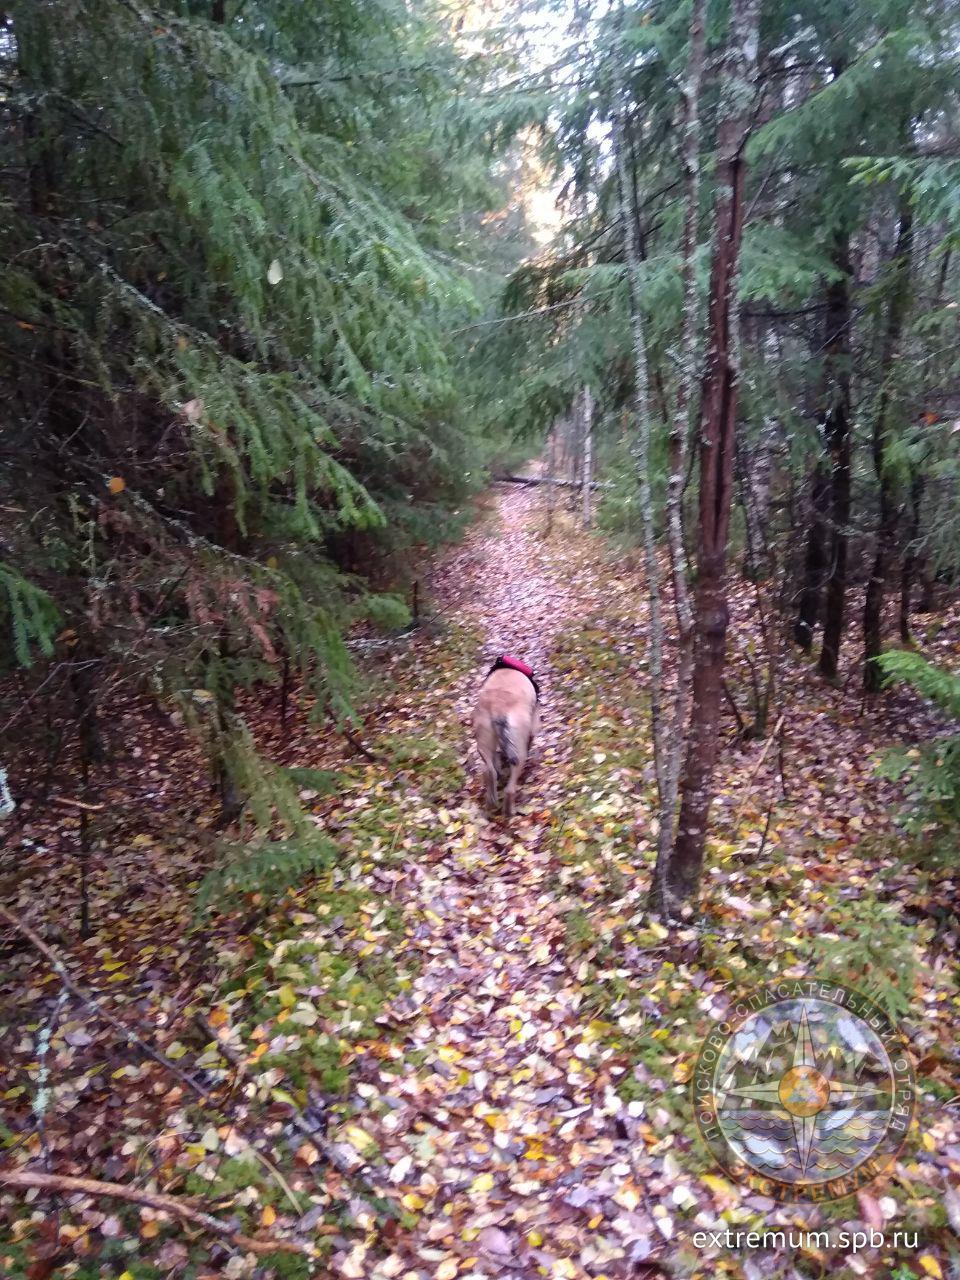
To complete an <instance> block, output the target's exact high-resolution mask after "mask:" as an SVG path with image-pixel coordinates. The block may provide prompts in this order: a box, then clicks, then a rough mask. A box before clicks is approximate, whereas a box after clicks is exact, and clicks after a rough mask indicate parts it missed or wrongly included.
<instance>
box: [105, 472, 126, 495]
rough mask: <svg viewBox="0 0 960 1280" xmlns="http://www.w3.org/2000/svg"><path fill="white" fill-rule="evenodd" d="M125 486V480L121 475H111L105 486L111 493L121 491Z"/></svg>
mask: <svg viewBox="0 0 960 1280" xmlns="http://www.w3.org/2000/svg"><path fill="white" fill-rule="evenodd" d="M126 487H127V482H126V480H124V478H123V476H111V477H110V479H109V480H108V481H107V488H108V489H109V490H110V492H111V493H123V491H124V489H125V488H126Z"/></svg>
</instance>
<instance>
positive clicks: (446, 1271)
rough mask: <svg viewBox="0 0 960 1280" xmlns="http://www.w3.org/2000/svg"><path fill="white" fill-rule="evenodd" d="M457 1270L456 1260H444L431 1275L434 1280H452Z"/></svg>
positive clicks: (458, 1266) (458, 1265)
mask: <svg viewBox="0 0 960 1280" xmlns="http://www.w3.org/2000/svg"><path fill="white" fill-rule="evenodd" d="M459 1270H460V1264H459V1263H458V1262H457V1260H456V1258H444V1260H443V1261H442V1262H441V1263H440V1265H439V1267H437V1269H436V1271H435V1272H434V1273H433V1274H434V1275H435V1276H436V1280H453V1277H454V1276H455V1275H456V1274H457V1272H458V1271H459Z"/></svg>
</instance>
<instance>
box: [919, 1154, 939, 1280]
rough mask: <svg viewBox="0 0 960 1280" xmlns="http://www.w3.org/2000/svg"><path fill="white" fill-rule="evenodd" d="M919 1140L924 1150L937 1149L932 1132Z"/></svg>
mask: <svg viewBox="0 0 960 1280" xmlns="http://www.w3.org/2000/svg"><path fill="white" fill-rule="evenodd" d="M920 1140H921V1142H922V1143H923V1146H924V1150H925V1151H936V1149H937V1141H936V1139H935V1138H934V1136H933V1134H932V1133H924V1134H923V1135H921V1139H920ZM925 1256H927V1255H925ZM930 1274H931V1275H932V1274H933V1272H931V1273H930Z"/></svg>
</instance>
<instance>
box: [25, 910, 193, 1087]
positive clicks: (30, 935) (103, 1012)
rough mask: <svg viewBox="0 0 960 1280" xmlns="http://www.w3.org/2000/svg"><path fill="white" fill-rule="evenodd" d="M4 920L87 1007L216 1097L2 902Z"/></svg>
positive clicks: (187, 1082) (188, 1081) (189, 1083)
mask: <svg viewBox="0 0 960 1280" xmlns="http://www.w3.org/2000/svg"><path fill="white" fill-rule="evenodd" d="M0 920H6V922H7V924H9V925H12V926H13V928H14V929H16V930H17V931H18V933H22V934H23V936H24V937H25V938H26V939H27V941H28V942H30V943H31V945H32V946H34V947H36V949H37V950H38V951H39V952H40V954H41V955H42V956H44V957H45V958H46V959H47V960H48V961H49V962H50V966H51V968H52V969H53V971H54V973H56V975H57V977H58V978H59V979H60V981H61V982H62V983H63V985H64V986H65V987H66V988H67V990H68V991H69V992H70V993H71V995H73V996H75V997H76V999H77V1000H79V1001H80V1003H81V1004H82V1005H84V1006H85V1007H86V1008H87V1009H91V1010H93V1012H94V1013H95V1014H96V1015H97V1017H99V1018H102V1019H103V1021H104V1022H107V1023H109V1024H110V1026H111V1027H113V1028H114V1030H116V1031H119V1032H120V1034H121V1035H122V1036H123V1038H124V1039H125V1040H126V1041H127V1042H128V1044H132V1045H135V1046H136V1047H137V1048H138V1049H140V1050H141V1051H142V1052H143V1053H145V1054H147V1055H148V1057H151V1058H153V1060H154V1061H155V1062H159V1063H160V1065H161V1066H163V1067H166V1068H167V1070H168V1071H170V1072H171V1073H172V1074H173V1075H175V1076H176V1077H177V1079H178V1080H180V1081H181V1082H182V1083H183V1084H185V1085H187V1086H188V1088H190V1089H193V1091H194V1092H195V1093H198V1094H199V1095H200V1096H201V1097H202V1098H204V1099H206V1100H207V1101H210V1100H211V1099H212V1097H213V1095H212V1094H211V1092H210V1090H209V1089H206V1088H204V1086H203V1085H202V1084H200V1082H199V1081H198V1080H194V1079H193V1078H192V1076H188V1075H187V1073H186V1072H185V1071H181V1070H180V1068H179V1067H178V1066H177V1064H176V1063H175V1062H174V1061H172V1059H170V1058H168V1057H167V1056H166V1054H164V1053H161V1052H160V1050H159V1049H155V1048H154V1047H153V1045H151V1044H148V1043H147V1042H146V1040H144V1039H143V1038H142V1037H141V1036H138V1035H137V1033H136V1032H135V1031H134V1030H132V1029H131V1028H130V1027H128V1026H126V1024H125V1023H123V1022H121V1021H120V1019H119V1018H115V1017H114V1016H113V1014H112V1013H110V1011H109V1010H108V1009H105V1008H104V1007H103V1005H102V1004H101V1003H100V1002H99V1000H97V998H96V996H94V995H91V994H90V993H89V992H86V991H84V990H83V988H82V987H79V986H78V985H77V984H76V983H75V982H74V980H73V978H71V976H70V974H69V972H68V970H67V967H66V965H65V964H64V963H63V961H62V960H61V959H60V957H59V956H58V955H57V953H56V952H55V951H54V949H53V948H52V947H51V946H50V945H49V944H48V943H46V942H44V940H43V939H42V938H41V937H40V936H39V934H37V933H35V932H34V930H33V929H31V928H30V926H29V925H28V924H25V923H24V922H23V921H22V920H19V919H18V918H17V917H16V916H15V915H14V914H13V912H12V911H10V910H8V909H7V908H6V907H5V906H4V905H3V903H0Z"/></svg>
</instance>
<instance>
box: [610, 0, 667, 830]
mask: <svg viewBox="0 0 960 1280" xmlns="http://www.w3.org/2000/svg"><path fill="white" fill-rule="evenodd" d="M620 22H621V24H622V23H623V6H622V3H621V9H620ZM621 31H622V26H621ZM615 56H616V57H617V58H618V60H619V63H620V65H619V66H618V68H617V72H618V75H619V77H620V94H619V99H620V101H619V115H618V117H617V119H616V122H615V124H614V129H613V150H614V157H615V160H616V171H617V182H618V188H619V195H620V229H621V235H622V239H623V256H624V260H625V262H626V267H627V283H628V286H629V299H630V325H631V335H632V345H633V373H634V383H633V407H634V418H635V422H636V443H635V445H634V451H633V453H634V461H635V463H636V468H637V480H638V487H639V495H638V496H639V502H640V518H641V521H642V526H643V558H644V568H645V570H646V575H647V600H648V604H649V609H650V626H649V641H648V652H649V658H648V662H647V670H648V672H649V676H650V728H651V735H652V738H653V764H654V773H655V775H656V780H657V795H658V802H659V809H660V813H661V821H662V816H663V806H664V801H665V798H666V795H667V786H666V774H665V765H666V752H665V747H666V740H665V735H664V724H663V614H662V610H661V599H660V566H659V565H658V564H657V546H656V530H655V527H654V513H653V490H652V487H651V484H650V436H651V422H650V416H651V415H650V380H649V370H648V365H647V348H646V340H645V335H644V329H643V298H642V293H641V286H640V253H639V249H638V246H637V234H636V213H637V209H636V200H635V198H634V187H633V185H632V181H631V176H630V175H629V174H628V172H627V119H628V116H629V110H630V92H629V85H628V82H627V76H626V69H625V67H624V65H623V64H624V62H625V59H626V53H625V50H624V48H623V46H622V44H621V46H620V47H619V48H618V49H617V51H616V54H615Z"/></svg>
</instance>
